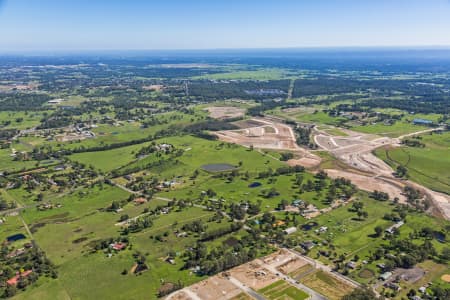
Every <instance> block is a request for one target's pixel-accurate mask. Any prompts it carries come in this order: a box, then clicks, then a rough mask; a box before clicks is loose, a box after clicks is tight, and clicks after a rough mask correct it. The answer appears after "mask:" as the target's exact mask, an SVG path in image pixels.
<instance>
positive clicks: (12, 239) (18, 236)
mask: <svg viewBox="0 0 450 300" xmlns="http://www.w3.org/2000/svg"><path fill="white" fill-rule="evenodd" d="M24 238H25V235H23V234H22V233H17V234H14V235H10V236H8V237H7V238H6V240H7V241H8V242H15V241H18V240H23V239H24Z"/></svg>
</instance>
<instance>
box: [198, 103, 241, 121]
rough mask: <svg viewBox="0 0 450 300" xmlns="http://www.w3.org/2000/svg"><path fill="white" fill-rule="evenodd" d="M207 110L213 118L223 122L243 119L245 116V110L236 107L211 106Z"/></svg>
mask: <svg viewBox="0 0 450 300" xmlns="http://www.w3.org/2000/svg"><path fill="white" fill-rule="evenodd" d="M205 110H207V111H208V113H209V116H210V117H211V118H214V119H222V120H223V119H231V118H239V117H243V116H244V114H245V109H243V108H239V107H234V106H211V107H207V108H206V109H205Z"/></svg>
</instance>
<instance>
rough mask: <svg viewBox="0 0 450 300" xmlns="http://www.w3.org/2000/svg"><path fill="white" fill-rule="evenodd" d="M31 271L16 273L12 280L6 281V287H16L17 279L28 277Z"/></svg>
mask: <svg viewBox="0 0 450 300" xmlns="http://www.w3.org/2000/svg"><path fill="white" fill-rule="evenodd" d="M32 272H33V271H32V270H28V271H24V272H22V273H20V274H19V273H18V274H17V275H16V276H14V277H13V278H11V279H9V280H8V281H6V283H7V284H8V285H16V284H17V282H19V279H20V278H21V277H27V276H28V275H30V274H31V273H32Z"/></svg>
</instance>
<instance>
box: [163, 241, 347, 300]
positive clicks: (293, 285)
mask: <svg viewBox="0 0 450 300" xmlns="http://www.w3.org/2000/svg"><path fill="white" fill-rule="evenodd" d="M305 267H307V268H308V269H307V271H308V272H306V273H304V274H303V275H304V276H303V277H302V278H301V279H299V280H297V279H295V278H293V276H295V275H294V274H297V275H299V272H298V271H299V270H304V268H305ZM302 287H303V288H302ZM353 288H354V286H352V285H349V284H347V283H346V282H344V281H342V280H340V279H339V278H338V277H337V276H336V275H333V274H331V273H330V272H329V271H327V270H321V269H316V268H315V267H313V266H312V265H311V264H310V263H309V261H308V260H307V259H304V258H303V257H301V256H299V255H298V254H295V253H294V252H292V251H289V250H286V249H280V250H278V251H276V252H274V253H272V254H270V255H268V256H266V257H263V258H260V259H255V260H253V261H251V262H249V263H246V264H243V265H240V266H238V267H235V268H233V269H231V270H229V271H226V272H222V273H220V274H218V275H215V276H213V277H210V278H208V279H206V280H203V281H201V282H199V283H196V284H194V285H192V286H189V287H186V288H184V289H182V290H180V291H177V292H175V293H173V294H171V295H170V296H168V298H167V299H170V300H188V299H192V300H198V299H202V300H209V299H211V300H213V299H222V300H229V299H253V298H255V299H293V300H297V299H298V300H303V299H317V300H323V299H327V298H329V299H340V298H339V297H342V296H343V295H345V294H347V293H349V292H350V291H352V290H353Z"/></svg>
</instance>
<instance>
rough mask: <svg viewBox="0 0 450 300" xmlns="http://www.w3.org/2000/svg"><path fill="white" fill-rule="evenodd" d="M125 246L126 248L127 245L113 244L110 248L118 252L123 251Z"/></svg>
mask: <svg viewBox="0 0 450 300" xmlns="http://www.w3.org/2000/svg"><path fill="white" fill-rule="evenodd" d="M126 246H127V244H125V243H121V242H119V243H114V244H112V245H111V247H112V248H113V249H114V250H118V251H120V250H122V249H124V248H125V247H126Z"/></svg>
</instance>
